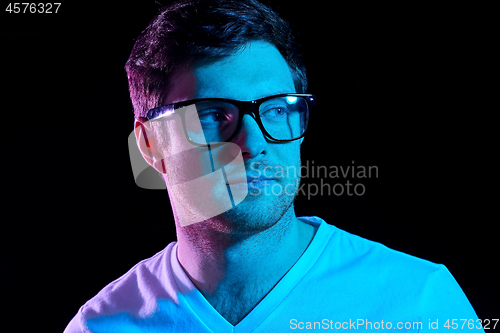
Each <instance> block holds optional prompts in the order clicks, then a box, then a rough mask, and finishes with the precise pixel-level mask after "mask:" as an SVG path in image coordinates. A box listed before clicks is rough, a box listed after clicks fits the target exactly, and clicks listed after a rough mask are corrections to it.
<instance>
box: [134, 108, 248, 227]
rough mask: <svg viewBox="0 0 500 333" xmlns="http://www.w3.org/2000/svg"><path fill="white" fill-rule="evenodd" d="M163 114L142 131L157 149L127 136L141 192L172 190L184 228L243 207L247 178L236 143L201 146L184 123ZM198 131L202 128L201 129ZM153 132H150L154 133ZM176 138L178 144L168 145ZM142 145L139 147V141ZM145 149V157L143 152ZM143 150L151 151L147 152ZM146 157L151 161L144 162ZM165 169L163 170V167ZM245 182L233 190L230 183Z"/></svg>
mask: <svg viewBox="0 0 500 333" xmlns="http://www.w3.org/2000/svg"><path fill="white" fill-rule="evenodd" d="M172 113H173V112H172V111H167V112H165V114H163V115H161V116H160V117H158V118H156V119H155V120H154V122H155V124H154V125H153V124H152V122H150V123H149V124H148V122H146V123H145V124H144V125H145V126H143V127H142V128H143V129H144V130H145V131H147V137H148V138H155V139H154V140H149V141H150V142H154V143H155V144H156V146H155V147H147V146H146V144H145V143H144V142H142V145H141V140H143V141H144V136H145V134H142V133H140V134H139V135H138V138H137V137H136V135H137V132H136V131H135V130H134V131H132V133H131V134H130V135H129V152H130V161H131V164H132V170H133V173H134V179H135V181H136V184H137V185H138V186H139V187H142V188H146V189H165V188H166V185H165V180H164V179H162V177H160V176H159V175H158V174H159V173H161V174H162V175H163V178H165V179H168V191H169V196H170V198H171V200H172V201H173V205H174V206H175V207H176V213H177V217H178V218H179V223H180V225H181V226H187V225H191V224H194V223H198V222H201V221H204V220H207V219H210V218H212V217H214V216H217V215H220V214H222V213H224V212H226V211H228V210H230V209H232V208H234V207H235V206H236V205H238V204H240V203H241V202H242V201H243V200H244V199H245V198H246V197H247V195H248V185H247V184H246V180H247V176H246V170H245V165H244V161H243V156H242V152H241V149H240V147H239V146H238V145H236V144H234V143H230V142H227V143H224V144H223V145H221V146H217V147H211V148H208V147H199V146H195V145H193V144H191V143H189V142H188V140H187V138H186V136H185V135H184V134H183V132H184V128H183V125H182V122H181V120H180V118H175V117H174V118H172V117H169V118H166V117H165V115H170V114H172ZM199 126H200V129H201V125H199ZM153 127H154V128H155V129H154V130H152V128H153ZM172 137H175V138H176V140H170V139H171V138H172ZM137 140H139V142H137ZM139 146H141V147H142V148H141V149H142V150H143V151H142V153H141V151H140V150H139V148H138V147H139ZM144 150H148V151H147V152H146V151H144ZM143 154H145V156H148V158H149V161H150V162H146V159H145V157H144V156H143ZM160 165H161V167H159V166H160ZM240 182H245V186H238V187H233V186H231V185H228V184H229V183H240Z"/></svg>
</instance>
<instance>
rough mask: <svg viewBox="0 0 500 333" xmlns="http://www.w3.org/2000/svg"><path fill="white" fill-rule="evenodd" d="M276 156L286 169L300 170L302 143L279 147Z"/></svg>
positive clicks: (295, 142)
mask: <svg viewBox="0 0 500 333" xmlns="http://www.w3.org/2000/svg"><path fill="white" fill-rule="evenodd" d="M276 156H277V157H278V161H277V162H278V163H279V164H281V165H282V166H283V167H284V168H285V169H286V168H287V167H288V168H299V167H300V142H299V141H292V142H290V143H286V144H283V145H281V147H277V149H276Z"/></svg>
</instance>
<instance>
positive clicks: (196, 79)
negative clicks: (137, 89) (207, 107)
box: [167, 41, 295, 103]
mask: <svg viewBox="0 0 500 333" xmlns="http://www.w3.org/2000/svg"><path fill="white" fill-rule="evenodd" d="M290 92H295V86H294V83H293V78H292V74H291V72H290V69H289V67H288V64H287V63H286V61H285V59H284V58H283V56H282V55H281V54H280V53H279V51H278V50H277V49H276V47H274V46H273V45H271V44H269V43H267V42H261V41H256V42H252V43H249V44H247V45H246V46H245V48H244V49H243V50H241V51H238V52H236V53H235V54H234V55H231V56H229V57H227V58H224V59H223V60H221V61H218V62H215V63H213V64H210V65H205V66H200V67H197V68H195V69H194V70H191V71H188V72H184V73H182V74H180V75H179V76H177V78H175V79H174V84H173V85H172V89H171V90H170V92H169V94H168V97H167V100H168V101H167V102H168V103H173V102H178V101H182V100H189V99H195V98H209V97H219V98H230V99H236V100H254V99H258V98H261V97H266V96H270V95H276V94H281V93H290Z"/></svg>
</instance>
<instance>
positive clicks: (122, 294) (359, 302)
mask: <svg viewBox="0 0 500 333" xmlns="http://www.w3.org/2000/svg"><path fill="white" fill-rule="evenodd" d="M300 219H301V220H302V221H304V222H306V223H309V224H312V225H315V226H316V227H318V230H317V232H316V235H315V236H314V239H313V240H312V241H311V243H310V244H309V246H308V248H307V249H306V251H305V252H304V253H303V255H302V256H301V257H300V259H299V260H298V261H297V262H296V263H295V265H294V266H293V267H292V268H291V269H290V270H289V271H288V272H287V274H286V275H285V276H284V277H283V278H282V279H281V280H280V281H279V282H278V284H277V285H276V286H275V287H274V288H273V289H272V290H271V291H270V292H269V293H268V294H267V295H266V297H265V298H264V299H263V300H262V301H261V302H260V303H259V304H257V306H256V307H255V308H254V309H253V310H252V311H251V312H250V313H249V314H248V315H247V316H246V317H245V318H243V320H242V321H241V322H239V323H238V324H237V325H236V326H233V325H231V324H230V323H229V322H228V321H226V320H225V319H224V318H223V317H222V316H221V315H220V314H219V313H218V312H217V311H216V310H215V309H214V308H213V307H212V306H211V304H210V303H209V302H208V301H207V300H206V299H205V298H204V296H203V295H202V294H201V293H200V292H199V291H198V290H197V289H196V287H195V286H194V285H193V283H192V282H191V280H190V279H189V278H188V276H187V275H186V274H185V272H184V270H183V269H182V267H181V266H180V264H179V262H178V260H177V255H176V251H177V243H176V242H172V243H170V244H169V245H168V246H167V247H166V248H165V249H164V250H162V251H160V252H158V253H157V254H156V255H154V256H153V257H151V258H149V259H146V260H143V261H141V262H139V263H138V264H137V265H135V266H134V267H133V268H132V269H130V270H129V271H128V272H127V273H126V274H125V275H123V276H122V277H120V278H119V279H117V280H115V281H113V282H111V283H110V284H109V285H107V286H106V287H105V288H104V289H102V290H101V291H100V292H99V293H98V294H97V295H96V296H95V297H93V298H92V299H90V300H89V301H88V302H87V303H85V304H84V305H83V306H82V307H81V308H80V310H79V311H78V313H77V314H76V316H75V317H74V318H73V319H72V320H71V322H70V323H69V325H68V326H67V328H66V330H65V332H66V333H75V332H95V333H98V332H99V333H100V332H106V333H109V332H120V333H128V332H130V333H136V332H137V333H138V332H148V333H152V332H198V333H201V332H216V333H225V332H266V333H268V332H290V331H297V330H299V331H304V330H305V331H308V332H309V331H315V330H316V331H334V330H337V331H338V330H342V331H345V330H353V329H355V330H377V331H378V330H382V329H392V330H400V331H408V332H418V331H433V332H435V331H436V330H445V331H447V332H449V331H450V330H451V331H457V330H461V329H462V328H463V329H464V330H467V331H474V332H477V331H481V332H484V331H483V330H482V329H478V328H477V327H480V324H479V322H478V321H477V316H476V313H475V312H474V309H473V308H472V306H471V305H470V303H469V301H468V300H467V297H466V296H465V295H464V293H463V291H462V289H461V288H460V286H459V285H458V284H457V282H456V281H455V279H454V278H453V276H452V275H451V274H450V272H449V271H448V269H447V268H446V267H445V266H443V265H440V264H435V263H432V262H429V261H427V260H423V259H419V258H416V257H413V256H410V255H408V254H405V253H402V252H398V251H395V250H392V249H389V248H387V247H386V246H384V245H382V244H380V243H377V242H373V241H369V240H367V239H364V238H362V237H359V236H356V235H353V234H350V233H348V232H346V231H344V230H341V229H339V228H337V227H335V226H333V225H329V224H327V223H326V222H325V221H323V220H322V219H320V218H318V217H301V218H300ZM454 319H455V320H454ZM461 319H462V320H461ZM453 320H454V321H453ZM464 320H466V321H464ZM446 325H448V327H446ZM472 327H473V328H472Z"/></svg>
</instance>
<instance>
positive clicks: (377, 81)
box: [0, 1, 500, 332]
mask: <svg viewBox="0 0 500 333" xmlns="http://www.w3.org/2000/svg"><path fill="white" fill-rule="evenodd" d="M164 3H167V2H166V1H165V2H164ZM271 6H272V7H273V8H274V9H276V10H277V11H278V12H279V13H280V14H281V15H282V16H283V17H284V18H285V19H287V20H288V21H289V22H290V24H291V25H292V27H293V29H294V30H295V31H296V33H297V35H298V40H299V43H300V45H301V46H302V51H303V54H304V57H303V60H304V62H305V64H306V66H307V69H308V77H309V92H311V93H315V94H316V95H317V98H318V107H317V108H316V110H315V113H314V114H313V115H311V125H310V128H309V129H308V134H307V136H306V138H305V140H304V143H303V148H302V151H303V157H302V158H303V162H305V161H306V160H309V163H311V162H312V161H314V164H315V165H325V166H330V165H336V166H344V167H345V166H348V165H352V161H354V163H355V165H364V166H371V165H376V166H377V167H378V170H379V174H378V178H372V179H368V180H366V179H364V180H363V179H354V180H351V182H354V183H356V182H362V183H363V184H364V185H365V188H366V193H365V194H364V195H363V196H347V195H343V196H340V197H339V196H334V195H323V196H315V197H311V198H310V199H309V200H308V199H307V198H306V197H303V196H302V197H299V198H298V199H297V202H296V212H297V215H298V216H304V215H316V216H320V217H322V218H323V219H325V220H326V221H327V222H329V223H331V224H334V225H336V226H337V227H339V228H342V229H344V230H347V231H349V232H351V233H354V234H358V235H360V236H362V237H365V238H368V239H371V240H374V241H378V242H381V243H383V244H385V245H387V246H389V247H391V248H394V249H396V250H399V251H402V252H405V253H409V254H412V255H414V256H417V257H421V258H424V259H427V260H430V261H433V262H437V263H443V264H445V265H446V266H447V267H448V269H449V270H450V271H451V273H452V274H453V275H454V277H455V279H456V280H457V281H458V283H459V284H460V285H461V287H462V289H463V290H464V292H465V294H466V295H467V297H468V298H469V300H470V302H471V303H472V305H473V307H474V308H475V310H476V313H477V315H478V317H479V318H498V317H499V314H500V307H499V304H498V297H499V290H498V289H499V288H498V273H497V270H498V253H499V250H498V234H499V231H498V227H497V226H498V221H499V218H498V213H497V211H496V208H497V207H498V187H497V173H498V171H497V166H498V162H497V158H496V156H497V153H498V148H497V147H498V122H496V123H495V121H494V117H493V116H494V114H495V113H498V103H490V102H489V100H491V97H493V87H494V82H498V79H497V77H495V75H494V74H493V73H492V69H493V61H492V58H491V56H492V53H493V45H494V44H495V42H494V41H495V39H493V38H492V37H491V31H492V26H493V21H492V19H491V18H490V17H489V15H488V13H489V12H491V9H490V8H468V7H463V8H458V7H446V8H438V7H436V6H429V7H423V6H417V5H405V6H404V7H403V6H400V5H399V7H398V6H387V7H380V6H379V5H377V6H376V7H375V6H371V7H366V6H362V5H361V4H356V5H352V6H350V7H349V8H347V7H346V6H339V5H338V4H335V3H334V4H333V5H332V4H330V3H326V2H323V1H307V2H304V3H302V4H291V2H286V1H271ZM455 6H457V5H455ZM159 7H160V6H159V5H158V4H156V3H154V2H153V1H147V2H141V3H139V2H135V3H126V4H122V3H120V2H115V3H110V4H107V5H103V4H97V2H96V3H94V4H91V3H73V4H70V3H67V2H64V3H63V4H62V5H61V7H60V8H59V12H58V13H57V14H29V13H26V14H9V13H7V12H5V11H4V9H5V8H2V29H1V35H0V37H1V38H2V48H1V49H2V51H1V65H2V80H3V84H2V85H3V87H2V92H1V94H2V103H1V105H2V115H3V129H4V131H3V133H4V136H3V152H4V157H3V158H2V174H3V175H4V181H3V184H4V186H3V188H4V192H5V193H6V195H5V196H4V199H3V200H2V207H3V208H2V211H3V223H2V225H3V231H2V254H3V260H2V262H3V265H2V266H1V267H0V272H1V278H2V286H3V287H4V290H5V291H6V293H7V296H8V297H7V300H8V304H7V306H9V307H10V309H11V310H13V314H23V318H26V322H20V324H21V325H27V324H28V321H30V322H32V323H37V324H36V325H37V326H38V327H45V328H46V329H51V330H52V329H53V331H54V332H61V331H62V330H63V329H64V327H65V326H66V324H67V323H68V322H69V320H70V319H71V318H72V317H73V316H74V315H75V314H76V312H77V311H78V308H79V307H80V306H81V305H83V304H84V303H85V302H86V301H87V300H88V299H90V298H91V297H92V296H94V295H95V294H96V293H97V292H98V291H99V290H101V289H102V288H103V287H104V286H105V285H106V284H108V283H109V282H111V281H112V280H114V279H116V278H118V277H119V276H121V275H122V274H124V273H125V272H126V271H127V270H128V269H129V268H131V267H132V266H133V265H135V264H136V263H137V262H138V261H140V260H142V259H145V258H148V257H150V256H152V255H153V254H155V253H156V252H158V251H160V250H161V249H163V248H164V247H165V246H166V245H167V244H168V243H169V242H171V241H173V240H175V227H174V225H173V220H172V219H171V218H170V216H171V209H170V205H169V202H168V196H167V193H166V191H152V190H143V189H140V188H138V187H137V186H136V185H135V183H134V179H133V176H132V171H131V167H130V160H129V155H128V148H127V137H128V135H129V134H130V132H131V130H132V125H133V111H132V104H131V102H130V98H129V95H128V86H127V79H126V73H125V70H124V64H125V62H126V60H127V58H128V56H129V54H130V50H131V48H132V46H133V44H134V38H136V37H137V36H138V34H139V33H140V32H141V31H142V30H143V29H144V28H145V27H146V26H147V24H148V23H149V21H150V20H151V19H152V18H153V16H154V15H155V13H156V12H157V9H158V8H159ZM496 95H498V92H497V91H496ZM305 181H306V185H307V184H309V183H311V182H315V180H310V179H306V180H305ZM326 181H329V182H333V181H332V180H326ZM332 301H334V300H332ZM26 316H28V318H32V319H27V317H26ZM33 316H34V317H35V318H33ZM499 326H500V325H499ZM46 329H44V331H46ZM497 329H498V328H497ZM47 331H48V330H47Z"/></svg>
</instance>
